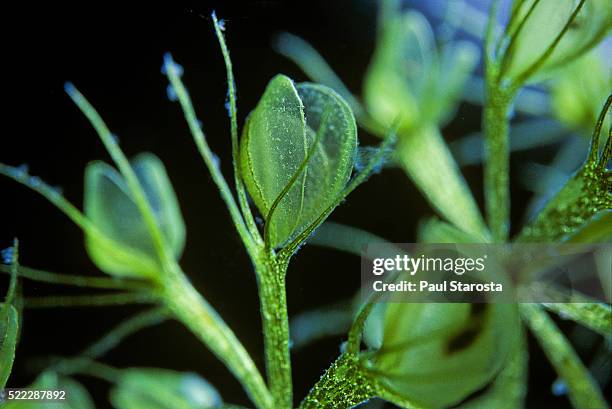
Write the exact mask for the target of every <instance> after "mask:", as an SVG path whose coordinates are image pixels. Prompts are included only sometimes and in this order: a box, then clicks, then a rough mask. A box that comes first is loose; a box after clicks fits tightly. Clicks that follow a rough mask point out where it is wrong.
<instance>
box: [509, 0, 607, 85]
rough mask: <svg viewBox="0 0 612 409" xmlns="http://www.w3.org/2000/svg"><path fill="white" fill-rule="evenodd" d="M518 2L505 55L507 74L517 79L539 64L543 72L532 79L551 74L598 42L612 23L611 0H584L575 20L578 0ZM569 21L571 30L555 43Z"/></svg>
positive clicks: (540, 71)
mask: <svg viewBox="0 0 612 409" xmlns="http://www.w3.org/2000/svg"><path fill="white" fill-rule="evenodd" d="M515 3H516V2H515ZM517 4H518V6H517V7H516V8H517V10H515V17H514V18H513V21H512V22H511V24H510V26H509V32H508V34H509V35H510V36H512V37H513V39H512V40H511V42H510V46H509V47H508V50H507V51H506V55H505V56H504V58H505V59H506V63H507V66H506V69H505V70H504V75H506V76H508V77H510V78H513V79H515V78H519V77H520V76H523V75H525V74H527V73H528V71H531V70H532V69H533V68H534V67H535V68H539V69H537V71H538V73H539V74H540V75H538V76H536V77H532V78H531V79H532V80H533V79H538V77H540V78H541V77H542V76H543V75H546V74H549V73H550V71H551V70H552V69H554V68H557V67H559V66H561V65H563V64H567V63H569V62H571V61H572V60H573V59H575V58H577V57H578V56H580V55H581V54H583V53H585V52H586V51H588V50H590V49H591V48H592V47H594V46H595V45H597V44H598V43H599V41H600V40H602V39H603V38H604V37H605V36H606V35H607V33H609V31H610V27H612V4H611V3H610V2H609V1H608V0H588V1H586V2H584V5H583V6H582V8H581V9H580V10H579V12H578V14H577V15H576V17H575V18H574V20H573V21H570V20H571V17H572V14H573V13H574V11H575V10H576V7H577V2H576V1H575V0H528V1H523V2H520V3H517ZM568 22H569V23H570V24H569V26H568V28H567V31H565V33H564V34H563V36H562V37H561V38H560V40H559V42H558V43H557V44H556V45H555V40H556V38H557V37H558V36H559V34H560V33H562V32H563V30H564V27H565V26H566V25H567V24H568ZM551 46H554V48H553V49H551ZM551 51H552V52H551ZM547 53H550V54H549V55H546V54H547ZM542 58H544V60H541V59H542ZM538 60H541V62H542V64H541V65H539V67H536V65H537V64H540V63H539V62H538ZM529 74H535V72H531V73H529Z"/></svg>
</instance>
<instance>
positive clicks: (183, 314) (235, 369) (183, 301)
mask: <svg viewBox="0 0 612 409" xmlns="http://www.w3.org/2000/svg"><path fill="white" fill-rule="evenodd" d="M175 270H176V271H174V272H173V274H168V275H167V276H168V277H167V278H166V279H165V281H164V283H163V284H164V300H165V303H166V306H167V307H168V309H169V310H170V311H171V312H172V313H173V315H174V316H175V317H176V318H177V319H178V320H179V321H181V322H182V323H183V324H184V325H185V326H186V327H187V328H189V329H190V330H191V331H192V332H193V333H194V334H195V335H196V336H197V337H198V338H199V339H200V340H201V341H202V342H203V343H204V344H205V345H206V346H207V347H208V348H209V349H210V350H211V351H212V352H213V353H214V354H215V355H216V356H217V358H219V359H220V360H221V361H222V362H223V363H224V364H225V366H226V367H227V368H228V369H229V370H230V372H232V374H233V375H234V376H235V377H236V379H238V380H239V381H240V383H241V384H242V386H243V387H244V389H245V391H246V392H247V394H248V395H249V397H250V398H251V400H252V401H253V403H255V405H256V406H257V408H260V409H273V408H276V406H275V405H274V403H273V401H272V396H271V395H270V392H269V391H268V389H267V387H266V384H265V382H264V380H263V378H262V376H261V374H260V373H259V370H258V369H257V367H256V366H255V363H254V362H253V360H252V358H251V356H250V355H249V353H248V352H247V351H246V349H245V348H244V346H243V345H242V344H241V343H240V341H239V340H238V339H237V338H236V335H235V334H234V333H233V331H232V330H231V329H230V328H229V327H228V326H227V324H226V323H225V322H224V321H223V319H222V318H221V317H220V316H219V314H218V313H217V312H216V311H215V310H214V308H213V307H212V306H211V305H210V304H208V302H207V301H206V300H205V299H204V298H203V297H202V296H201V295H200V294H199V293H198V291H197V290H196V289H195V288H194V287H193V286H192V285H191V283H190V282H189V281H188V280H187V278H186V277H185V275H184V274H183V273H182V272H181V271H180V270H179V269H178V267H177V268H175Z"/></svg>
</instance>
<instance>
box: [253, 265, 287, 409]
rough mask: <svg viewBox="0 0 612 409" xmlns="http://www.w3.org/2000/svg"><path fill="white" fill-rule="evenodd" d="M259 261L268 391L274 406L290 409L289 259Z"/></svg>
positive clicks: (279, 408) (278, 408) (280, 408)
mask: <svg viewBox="0 0 612 409" xmlns="http://www.w3.org/2000/svg"><path fill="white" fill-rule="evenodd" d="M258 264H259V267H258V270H259V271H258V274H257V276H258V279H259V299H260V302H261V319H262V324H263V333H264V347H265V355H266V371H267V373H268V382H269V385H270V392H271V393H272V396H273V397H274V400H275V403H276V408H277V409H290V408H292V407H293V386H292V381H291V357H290V354H289V316H288V313H287V294H286V290H285V275H286V272H287V265H288V261H285V260H284V259H280V258H278V257H276V258H274V257H268V258H266V259H265V260H264V261H263V262H261V263H258Z"/></svg>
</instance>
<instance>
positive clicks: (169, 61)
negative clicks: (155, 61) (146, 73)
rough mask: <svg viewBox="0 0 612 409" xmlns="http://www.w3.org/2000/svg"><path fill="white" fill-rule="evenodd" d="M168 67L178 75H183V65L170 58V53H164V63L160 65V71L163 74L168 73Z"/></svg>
mask: <svg viewBox="0 0 612 409" xmlns="http://www.w3.org/2000/svg"><path fill="white" fill-rule="evenodd" d="M168 69H172V70H173V71H174V73H175V74H176V75H177V76H178V77H180V76H182V75H183V67H182V66H181V65H180V64H177V63H176V62H174V60H173V59H172V54H170V53H165V54H164V64H163V65H162V68H161V72H162V74H164V75H168V74H169V72H168Z"/></svg>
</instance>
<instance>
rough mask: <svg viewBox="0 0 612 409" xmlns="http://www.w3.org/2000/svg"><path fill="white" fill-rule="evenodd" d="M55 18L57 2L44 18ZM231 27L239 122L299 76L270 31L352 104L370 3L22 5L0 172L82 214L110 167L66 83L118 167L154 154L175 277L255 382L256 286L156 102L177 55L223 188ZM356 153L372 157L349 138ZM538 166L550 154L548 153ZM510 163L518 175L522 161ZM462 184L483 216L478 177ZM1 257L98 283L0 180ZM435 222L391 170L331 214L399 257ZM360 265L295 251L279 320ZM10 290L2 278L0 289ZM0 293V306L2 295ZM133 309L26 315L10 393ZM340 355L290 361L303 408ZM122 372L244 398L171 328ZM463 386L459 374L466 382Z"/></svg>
mask: <svg viewBox="0 0 612 409" xmlns="http://www.w3.org/2000/svg"><path fill="white" fill-rule="evenodd" d="M54 3H56V2H54ZM213 9H216V11H217V14H218V15H219V17H221V18H224V19H225V20H226V26H227V31H226V36H227V42H228V46H229V48H230V51H231V55H232V58H233V63H234V67H235V75H236V82H237V87H238V109H239V115H240V118H241V121H242V119H243V118H244V116H245V115H246V114H247V113H248V111H249V110H250V109H252V108H253V107H254V105H255V104H256V102H257V100H258V98H259V96H260V95H261V93H262V91H263V89H264V87H265V85H266V83H267V81H268V80H269V79H270V78H271V77H272V76H273V75H274V74H276V73H278V72H282V73H285V74H287V75H289V76H291V77H292V78H294V79H296V80H298V81H299V80H305V79H306V78H305V76H304V75H303V74H302V73H301V71H300V70H299V69H298V68H297V67H295V66H294V65H293V64H292V63H291V62H289V61H287V60H286V59H284V58H283V57H282V56H279V55H277V54H276V53H275V52H274V51H273V49H272V47H271V40H272V38H273V36H274V34H276V33H278V32H280V31H290V32H293V33H296V34H298V35H300V36H302V37H304V38H305V39H307V40H308V41H310V42H311V43H312V44H313V45H314V46H315V47H316V48H317V49H318V50H319V51H320V52H321V53H322V54H323V55H324V56H325V57H326V58H327V60H328V61H329V62H330V64H331V65H332V66H333V67H334V68H335V69H336V71H337V73H338V74H339V75H340V77H341V78H342V79H343V80H344V81H345V82H346V83H347V84H348V86H349V88H351V89H352V90H354V92H355V93H357V94H359V90H360V87H361V81H362V77H363V74H364V71H365V69H366V67H367V63H368V61H369V59H370V55H371V52H372V48H373V46H374V39H375V15H376V4H375V2H374V1H352V2H349V1H329V0H327V1H308V2H298V1H295V2H279V1H251V2H238V1H218V2H216V1H202V2H198V3H197V4H196V3H194V4H189V3H187V2H163V3H160V4H154V3H153V2H148V3H146V4H144V3H143V5H135V4H131V5H128V4H126V3H124V4H112V3H108V2H80V3H75V4H72V5H67V4H66V5H60V4H53V5H50V4H41V5H33V4H24V5H21V6H19V7H15V6H12V7H10V8H9V9H7V10H6V11H5V13H3V14H4V17H5V18H6V19H7V20H8V21H7V23H9V24H6V25H4V26H3V27H2V31H3V38H4V41H3V43H4V47H3V48H4V50H3V53H4V56H3V59H2V60H3V65H4V68H5V70H7V71H5V75H4V91H5V92H4V93H3V100H4V104H3V105H4V108H3V120H2V133H1V136H0V141H1V143H0V161H2V162H5V163H8V164H11V165H19V164H21V163H28V164H29V165H30V169H31V173H32V174H35V175H39V176H41V177H42V178H43V179H44V180H45V181H47V182H48V183H50V184H52V185H59V186H61V187H62V188H63V191H64V193H65V195H66V196H67V197H68V198H69V199H70V200H71V201H72V202H73V203H75V204H77V205H78V206H80V204H81V202H82V191H83V189H82V183H83V181H82V175H83V169H84V167H85V165H86V164H87V162H89V161H91V160H95V159H100V158H102V159H104V160H107V161H108V160H109V158H108V155H107V154H106V152H105V151H104V149H103V147H102V144H101V143H100V142H99V141H98V139H97V137H96V135H95V133H94V131H93V130H92V129H91V127H90V126H89V124H88V122H87V121H86V119H85V118H84V117H83V115H82V114H81V113H80V112H79V111H78V110H77V108H76V107H75V106H74V105H73V104H72V103H71V101H70V100H69V98H68V97H67V96H66V95H65V94H64V93H63V83H64V81H66V80H70V81H72V82H74V84H75V85H76V86H77V87H78V88H79V89H80V90H81V91H82V92H83V93H84V94H85V95H86V96H87V97H88V98H89V100H90V101H91V102H92V104H93V105H94V106H95V107H96V108H97V109H98V110H99V112H100V113H101V114H102V116H103V117H104V118H105V119H106V121H107V123H108V125H109V126H110V128H111V129H112V130H113V132H115V133H116V134H118V135H119V138H120V141H121V146H122V148H123V149H124V151H125V152H126V153H127V154H128V156H132V155H135V154H137V153H138V152H141V151H145V150H147V151H152V152H154V153H156V154H157V155H158V156H160V157H161V158H162V160H163V161H164V163H165V164H166V167H167V170H168V173H169V175H170V178H171V180H172V181H173V184H174V188H175V190H176V192H177V195H178V197H179V200H180V203H181V208H182V211H183V215H184V218H185V220H186V224H187V231H188V241H187V247H186V250H185V253H184V256H183V258H182V263H181V264H182V266H183V267H184V269H185V271H187V272H188V274H189V276H190V278H191V279H192V281H193V282H194V284H195V285H196V287H197V288H198V289H199V290H201V292H202V293H203V295H204V296H205V297H206V298H207V299H208V300H209V301H210V302H211V304H213V305H214V306H215V307H216V308H217V309H218V311H219V312H220V313H221V315H222V316H223V317H224V319H225V320H226V321H227V322H228V324H229V325H230V326H231V327H232V328H233V329H234V331H235V332H236V333H237V335H238V337H239V338H240V339H241V340H242V341H243V343H244V344H245V345H246V347H247V349H248V350H249V351H250V352H251V354H252V355H253V356H254V359H255V360H256V362H257V364H258V365H259V366H260V367H261V368H262V370H263V359H262V341H261V330H260V320H259V312H258V307H257V305H258V304H257V303H258V301H257V295H256V284H255V280H254V275H253V272H252V269H251V265H250V262H249V260H248V258H247V257H246V254H245V252H244V249H243V248H242V245H241V243H240V241H239V239H238V237H237V235H236V233H235V231H234V229H233V226H232V224H231V221H230V218H229V216H228V213H227V211H226V209H225V207H224V205H223V203H222V201H221V199H220V197H219V195H218V193H217V191H216V188H215V186H214V184H213V183H212V182H211V179H210V177H209V175H208V173H207V170H206V168H205V167H204V165H203V164H202V163H201V161H200V158H199V156H198V154H197V152H196V150H195V147H194V145H193V142H192V140H191V137H190V135H189V132H188V129H187V126H186V124H185V122H184V120H183V118H182V114H181V112H180V109H179V106H178V105H177V104H176V103H173V102H170V101H169V100H168V99H167V98H166V84H167V80H166V79H165V77H164V76H162V74H161V73H160V67H161V64H162V55H163V53H164V52H166V51H170V52H172V54H173V56H174V58H175V59H176V61H177V62H179V63H180V64H181V65H183V67H184V68H185V75H184V77H183V79H184V81H185V84H186V86H187V87H188V89H189V90H190V93H191V96H192V98H193V100H194V103H195V107H196V110H197V112H198V116H199V118H200V119H201V120H202V122H203V126H204V130H205V131H206V133H207V136H208V141H209V143H210V145H211V146H212V148H213V150H214V151H215V152H216V153H217V154H218V155H219V156H220V158H221V160H222V167H223V170H224V172H225V175H226V177H227V178H228V180H231V177H230V175H231V162H230V151H229V147H230V141H229V121H228V118H227V114H226V111H225V108H224V102H225V96H226V83H225V71H224V66H223V61H222V58H221V54H220V52H219V49H218V45H217V42H216V38H215V37H214V34H213V30H212V23H211V20H210V18H209V15H210V12H211V11H212V10H213ZM479 122H480V109H479V107H476V106H471V105H462V107H461V108H460V111H459V113H458V115H457V119H456V120H455V121H454V122H453V123H451V124H450V125H449V127H448V128H447V129H446V130H445V131H446V132H445V135H446V136H447V137H448V138H456V137H458V136H460V135H461V134H464V133H466V132H468V131H473V130H476V129H478V128H479ZM360 141H361V144H372V143H376V142H378V141H377V140H376V139H375V138H373V137H371V136H369V135H367V134H366V133H363V132H362V133H360ZM542 154H545V152H543V153H542ZM519 160H520V159H519ZM466 175H467V178H468V181H469V183H470V186H471V188H472V190H473V191H474V193H475V195H476V197H477V199H478V201H479V203H480V204H482V191H481V184H482V183H481V170H480V169H479V168H478V167H470V168H468V169H466ZM527 197H528V196H527V193H526V192H524V191H522V190H520V189H518V188H517V187H515V188H514V189H513V205H514V213H513V218H514V221H515V223H514V224H515V225H517V224H518V220H520V216H521V213H520V212H521V209H522V207H523V203H524V201H525V200H526V199H527ZM0 200H1V203H2V204H1V205H2V208H3V211H2V218H1V219H0V247H6V246H8V245H10V243H11V240H12V238H13V237H15V236H16V237H18V238H19V239H20V242H21V262H22V264H24V265H27V266H32V267H38V268H42V269H47V270H50V271H58V272H64V273H74V274H84V275H90V274H99V273H98V272H97V270H96V268H95V267H94V265H93V264H92V263H91V261H89V259H88V257H87V254H86V253H85V250H84V247H83V240H82V234H81V232H80V231H79V229H78V228H77V227H75V226H74V225H73V224H72V223H71V222H70V221H69V220H68V219H67V218H66V217H65V216H64V215H62V214H61V213H60V212H59V211H57V210H56V209H55V208H53V207H52V206H51V205H49V204H48V203H47V202H46V201H45V200H44V199H43V198H41V197H39V196H37V195H36V194H34V193H32V192H31V191H29V190H27V189H25V188H23V187H21V186H18V185H16V184H15V183H14V182H12V181H9V180H7V179H6V178H0ZM431 214H432V211H431V210H430V208H429V207H428V206H427V204H426V203H425V201H424V200H423V199H422V197H421V196H420V195H419V193H418V191H417V190H416V189H415V188H414V186H413V185H412V184H411V183H410V182H409V181H408V179H407V178H406V176H405V175H404V174H403V172H401V171H400V170H396V169H395V170H394V169H390V170H385V171H384V172H383V173H382V174H381V175H376V176H374V177H372V178H371V180H370V181H369V182H368V183H366V184H365V185H364V186H362V187H360V188H359V189H358V191H356V192H355V193H354V194H352V195H351V197H350V200H348V201H347V202H346V203H344V204H343V205H342V206H341V207H340V208H338V209H337V210H336V211H335V212H334V214H333V215H332V218H331V219H332V220H335V221H339V222H343V223H347V224H350V225H354V226H358V227H361V228H364V229H367V230H369V231H371V232H373V233H375V234H378V235H381V236H383V237H385V238H387V239H389V240H391V241H395V242H411V241H414V240H415V229H416V226H417V223H418V221H419V220H420V219H421V218H422V217H425V216H427V215H431ZM358 269H359V260H358V258H357V257H354V256H349V255H345V254H341V253H338V252H334V251H331V250H324V249H319V248H314V247H309V246H306V247H305V248H303V249H302V250H301V251H300V253H299V254H298V255H297V256H296V257H295V258H294V260H293V262H292V264H291V266H290V270H289V275H288V298H289V310H290V314H292V315H293V314H296V313H299V312H302V311H305V310H307V309H308V308H311V307H314V306H323V305H326V304H329V303H332V302H335V301H337V300H339V299H347V298H348V297H350V296H352V295H353V294H354V292H355V290H356V288H357V287H358V285H359V282H358V281H359V278H358V277H359V273H358ZM2 280H3V281H2V282H1V283H2V285H1V287H0V288H2V289H4V288H5V283H6V280H5V277H2ZM23 287H24V293H25V294H26V296H37V295H48V294H71V293H74V291H73V290H72V289H70V288H64V287H52V286H47V285H42V284H39V283H36V282H32V281H27V282H24V285H23ZM3 292H4V291H0V293H3ZM139 310H141V308H139V307H111V308H88V309H84V308H83V309H51V310H28V311H26V314H25V316H24V319H23V333H22V338H21V342H20V344H19V348H18V351H17V360H16V362H15V368H14V373H13V375H12V378H11V379H10V380H9V386H13V387H22V386H25V385H27V384H28V383H29V382H31V380H32V379H33V377H34V376H35V374H36V362H37V361H36V358H41V357H46V356H49V355H62V356H67V355H71V354H74V353H76V352H78V351H80V350H81V349H82V348H83V347H84V346H85V345H87V344H88V343H90V342H92V341H94V340H95V339H97V338H98V337H99V336H100V335H102V334H103V333H105V331H107V330H108V329H110V328H111V327H112V326H113V325H114V324H116V323H118V322H119V321H120V320H121V319H122V318H125V317H128V316H130V315H131V314H133V313H135V312H136V311H139ZM340 342H341V339H340V338H334V339H330V340H326V341H322V342H319V343H317V344H316V345H313V346H311V347H306V348H304V349H302V350H299V351H295V352H294V355H293V363H294V370H293V373H294V379H295V396H296V401H297V400H298V399H301V397H303V396H304V395H305V393H306V392H307V390H308V389H309V388H310V386H312V385H313V384H314V382H315V381H316V380H317V379H318V378H319V376H320V375H321V373H322V371H323V370H324V369H325V368H326V367H327V366H328V365H329V363H330V362H331V361H332V360H333V359H334V358H335V357H337V355H338V352H339V345H340ZM531 344H532V348H531V349H532V357H531V361H532V369H531V372H530V376H531V379H532V380H531V381H530V402H531V403H530V405H531V406H532V407H544V406H542V402H547V405H548V404H550V407H564V405H566V402H565V399H563V398H553V397H552V395H551V394H550V385H551V383H552V381H553V380H554V374H553V372H552V370H551V369H550V367H549V365H548V364H547V363H546V361H545V358H544V357H543V356H542V355H543V354H542V353H541V351H539V350H538V349H537V348H535V346H533V342H532V343H531ZM104 362H107V363H109V364H111V365H114V366H117V367H128V366H156V367H165V368H173V369H178V370H186V371H197V372H199V373H200V374H201V375H202V376H204V377H205V378H207V379H208V380H210V381H211V382H212V383H213V384H214V385H215V386H216V387H217V388H218V389H219V391H220V392H221V394H222V395H223V396H224V398H226V400H227V401H228V402H232V403H242V404H248V400H247V398H246V396H245V395H244V393H243V392H242V389H241V387H240V385H239V384H238V383H237V382H236V381H235V380H234V379H233V378H232V376H231V375H230V374H229V373H228V371H227V370H226V369H225V368H224V367H223V366H222V365H221V364H220V363H219V362H218V361H217V360H216V359H215V358H214V357H213V356H212V354H210V353H209V352H208V351H207V350H206V349H205V348H204V347H202V346H201V344H199V342H198V341H197V340H196V339H195V338H194V337H193V336H192V335H191V334H190V333H189V332H188V331H187V330H185V329H184V328H183V327H182V326H181V325H180V324H178V323H174V322H169V323H165V324H163V325H160V326H158V327H155V328H151V329H147V330H145V331H143V332H142V333H140V334H138V335H136V336H133V337H131V338H129V339H127V340H126V341H125V342H124V343H123V344H122V345H121V346H120V347H118V348H117V349H116V350H113V351H112V352H111V353H110V354H108V356H107V358H106V359H105V360H104ZM466 370H469V368H466ZM82 381H83V382H84V383H85V385H86V386H87V387H88V388H89V389H90V391H91V393H92V394H93V396H94V398H95V400H96V403H97V405H98V406H99V407H100V408H104V407H108V403H106V393H107V390H108V385H107V384H106V383H104V382H101V381H98V380H95V379H91V378H82Z"/></svg>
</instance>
